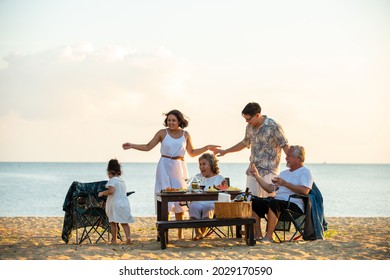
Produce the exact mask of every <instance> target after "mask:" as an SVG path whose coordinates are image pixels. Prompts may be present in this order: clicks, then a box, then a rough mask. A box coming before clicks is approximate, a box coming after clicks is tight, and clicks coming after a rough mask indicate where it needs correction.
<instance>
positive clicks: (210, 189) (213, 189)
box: [206, 187, 221, 193]
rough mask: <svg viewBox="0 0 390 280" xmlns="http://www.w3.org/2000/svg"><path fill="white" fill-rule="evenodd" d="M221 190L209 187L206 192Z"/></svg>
mask: <svg viewBox="0 0 390 280" xmlns="http://www.w3.org/2000/svg"><path fill="white" fill-rule="evenodd" d="M220 191H221V190H218V189H216V188H215V187H210V188H209V189H208V190H207V191H206V192H213V193H214V192H220Z"/></svg>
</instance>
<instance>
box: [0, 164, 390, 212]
mask: <svg viewBox="0 0 390 280" xmlns="http://www.w3.org/2000/svg"><path fill="white" fill-rule="evenodd" d="M106 166H107V163H25V162H23V163H21V162H0V178H1V180H0V216H1V217H13V216H15V217H16V216H19V217H20V216H22V217H23V216H34V217H43V216H51V217H53V216H54V217H58V216H60V217H62V216H63V215H64V212H63V210H62V205H63V202H64V199H65V195H66V193H67V191H68V189H69V187H70V185H71V184H72V182H73V181H79V182H94V181H101V180H107V177H106ZM156 166H157V163H123V164H122V167H123V175H122V177H123V178H124V179H125V181H126V184H127V189H128V191H135V193H134V194H132V195H131V196H130V197H129V199H130V205H131V210H132V214H133V216H135V217H147V216H154V215H155V211H154V180H155V172H156ZM247 166H248V164H246V163H220V169H221V175H223V176H225V177H229V178H230V184H231V185H232V186H235V187H240V188H241V189H243V190H245V183H246V175H245V171H246V168H247ZM306 166H307V167H308V168H310V169H311V171H312V173H313V175H314V178H315V182H316V184H317V186H318V187H319V189H320V190H321V192H322V195H323V198H324V208H325V216H329V217H389V216H390V206H389V205H390V204H389V201H390V164H306ZM188 168H189V173H190V175H191V176H193V175H195V174H196V173H198V170H199V169H198V164H197V163H188ZM284 169H286V167H284V166H281V170H284Z"/></svg>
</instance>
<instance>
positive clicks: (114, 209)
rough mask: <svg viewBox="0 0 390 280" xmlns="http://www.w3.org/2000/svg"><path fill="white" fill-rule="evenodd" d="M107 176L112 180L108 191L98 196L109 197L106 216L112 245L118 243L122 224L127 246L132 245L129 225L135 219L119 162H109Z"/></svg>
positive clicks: (113, 160) (112, 160)
mask: <svg viewBox="0 0 390 280" xmlns="http://www.w3.org/2000/svg"><path fill="white" fill-rule="evenodd" d="M107 174H108V178H110V180H109V181H108V182H107V184H106V188H107V190H105V191H103V192H99V194H98V196H99V197H102V196H107V201H106V214H107V217H108V221H109V222H110V231H111V235H112V240H111V243H112V244H117V243H118V242H117V228H118V223H120V224H121V225H122V228H123V230H124V232H125V235H126V244H128V245H130V243H131V239H130V226H129V223H132V222H134V219H133V217H132V215H131V209H130V202H129V199H128V198H127V195H126V183H125V181H124V180H123V179H122V178H121V177H120V175H121V174H122V171H121V166H120V164H119V162H118V160H116V159H111V160H110V161H109V162H108V166H107Z"/></svg>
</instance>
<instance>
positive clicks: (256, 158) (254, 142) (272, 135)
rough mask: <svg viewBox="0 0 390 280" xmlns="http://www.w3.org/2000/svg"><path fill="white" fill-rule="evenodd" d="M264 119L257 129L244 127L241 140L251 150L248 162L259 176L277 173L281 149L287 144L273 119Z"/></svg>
mask: <svg viewBox="0 0 390 280" xmlns="http://www.w3.org/2000/svg"><path fill="white" fill-rule="evenodd" d="M263 117H264V122H263V123H262V125H261V126H260V127H258V128H254V127H253V126H251V125H249V124H248V125H247V126H246V131H245V138H244V140H242V143H244V144H245V145H246V146H247V147H248V148H251V156H250V158H249V161H250V162H251V163H254V164H255V165H256V167H257V169H258V170H259V173H260V175H261V176H265V175H267V174H270V173H273V174H275V175H277V174H278V173H279V165H280V158H281V154H282V148H283V147H284V146H285V145H287V144H288V141H287V138H286V136H285V135H284V131H283V129H282V127H281V126H280V125H279V124H278V123H276V122H275V121H274V120H273V119H271V118H268V117H267V116H263Z"/></svg>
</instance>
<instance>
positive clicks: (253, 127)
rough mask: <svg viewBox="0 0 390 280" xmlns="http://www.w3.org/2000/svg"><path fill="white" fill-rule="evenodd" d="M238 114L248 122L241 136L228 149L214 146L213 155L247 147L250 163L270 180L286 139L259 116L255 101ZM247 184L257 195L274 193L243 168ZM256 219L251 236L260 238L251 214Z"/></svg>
mask: <svg viewBox="0 0 390 280" xmlns="http://www.w3.org/2000/svg"><path fill="white" fill-rule="evenodd" d="M242 116H243V117H244V119H245V121H246V122H247V123H248V124H247V126H246V131H245V138H244V139H243V140H242V141H240V142H238V143H237V144H236V145H234V146H232V147H230V148H228V149H225V150H224V149H215V150H214V153H215V154H216V155H217V156H224V155H226V154H228V153H234V152H239V151H241V150H243V149H244V148H250V149H251V155H250V158H249V161H250V164H252V163H253V164H254V165H255V166H256V168H257V170H258V172H259V174H260V175H261V176H262V177H263V179H264V180H265V181H266V182H268V183H271V182H272V181H271V180H272V178H274V177H276V176H277V174H279V167H280V159H281V155H282V150H283V151H284V153H285V154H286V155H287V151H288V149H289V145H288V141H287V138H286V136H285V135H284V131H283V129H282V127H281V126H280V125H279V124H278V123H277V122H275V121H274V120H273V119H271V118H269V117H267V116H266V115H261V107H260V105H259V104H258V103H255V102H251V103H248V104H247V105H246V106H245V108H244V109H243V110H242ZM246 174H247V187H249V191H250V192H251V193H252V194H253V195H255V196H258V197H268V196H275V193H267V192H266V191H264V190H263V189H262V188H261V186H260V185H259V184H258V182H257V181H256V180H255V178H254V177H253V176H252V175H251V174H250V172H249V168H248V170H247V173H246ZM253 214H254V216H255V218H256V221H257V222H256V224H257V225H255V238H256V239H259V238H262V232H261V228H260V218H259V217H258V216H257V215H256V214H255V213H253Z"/></svg>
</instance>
